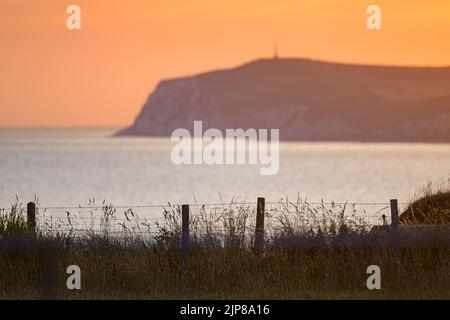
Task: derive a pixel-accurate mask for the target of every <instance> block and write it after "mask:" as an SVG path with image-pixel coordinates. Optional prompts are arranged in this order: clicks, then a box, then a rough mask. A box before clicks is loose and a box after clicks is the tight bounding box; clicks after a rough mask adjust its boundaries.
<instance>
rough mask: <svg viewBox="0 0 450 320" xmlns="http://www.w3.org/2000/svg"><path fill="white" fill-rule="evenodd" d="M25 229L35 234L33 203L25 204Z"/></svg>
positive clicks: (34, 206)
mask: <svg viewBox="0 0 450 320" xmlns="http://www.w3.org/2000/svg"><path fill="white" fill-rule="evenodd" d="M27 227H28V231H29V232H30V233H35V232H36V204H35V203H34V202H28V204H27Z"/></svg>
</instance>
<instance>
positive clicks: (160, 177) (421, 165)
mask: <svg viewBox="0 0 450 320" xmlns="http://www.w3.org/2000/svg"><path fill="white" fill-rule="evenodd" d="M117 130H119V128H73V129H72V128H69V129H68V128H52V129H42V128H40V129H30V128H26V129H18V128H14V129H12V128H8V129H5V128H4V129H0V208H8V207H10V206H11V204H13V203H15V202H16V201H19V202H22V203H27V202H29V201H34V199H35V198H38V199H39V205H40V206H43V207H46V206H47V207H76V206H86V205H90V204H92V203H108V204H109V203H110V204H113V205H115V206H123V207H126V206H130V207H132V206H152V205H166V204H169V203H170V204H183V203H196V204H199V203H200V204H201V203H227V202H231V201H243V202H246V201H248V202H255V201H256V199H257V197H264V198H265V199H266V201H272V202H276V201H286V199H289V201H297V200H298V199H301V200H302V201H310V202H321V201H324V202H347V201H348V202H350V203H389V201H390V199H398V201H399V202H400V203H406V202H408V201H410V200H411V199H413V198H414V196H415V195H416V193H417V192H418V191H419V190H420V189H421V188H422V187H423V186H425V185H427V184H428V183H430V182H431V183H434V184H439V183H448V181H449V178H450V144H409V143H305V142H298V143H295V142H286V143H285V142H281V143H280V162H279V172H278V174H276V175H273V176H263V175H261V174H260V166H259V165H176V164H174V163H173V161H172V160H171V152H172V148H173V147H174V143H173V142H172V141H171V140H170V138H151V137H114V133H115V132H117Z"/></svg>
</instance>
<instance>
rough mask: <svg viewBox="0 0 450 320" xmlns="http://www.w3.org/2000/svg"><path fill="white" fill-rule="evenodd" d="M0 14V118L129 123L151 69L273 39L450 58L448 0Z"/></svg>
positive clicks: (396, 60)
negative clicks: (75, 23) (71, 23)
mask: <svg viewBox="0 0 450 320" xmlns="http://www.w3.org/2000/svg"><path fill="white" fill-rule="evenodd" d="M372 3H375V4H378V5H379V6H380V7H381V9H382V27H383V29H382V30H381V31H369V30H367V28H366V19H367V15H366V8H367V6H368V5H370V4H372ZM69 4H77V5H79V6H80V7H81V10H82V29H81V30H80V31H69V30H67V29H66V24H65V21H66V18H67V14H66V8H67V6H68V5H69ZM0 24H1V26H0V43H1V50H0V72H1V77H0V126H124V125H128V124H131V123H132V121H133V120H134V117H135V116H136V115H137V113H138V112H139V110H140V109H141V107H142V105H143V103H144V102H145V101H146V99H147V96H148V94H149V93H150V92H151V91H152V90H153V89H154V87H155V85H156V84H157V83H158V81H159V80H161V79H163V78H171V77H177V76H182V75H189V74H193V73H197V72H201V71H209V70H213V69H217V68H224V67H232V66H236V65H239V64H241V63H243V62H247V61H250V60H253V59H255V58H260V57H270V56H271V54H272V46H273V43H274V41H276V42H278V45H279V51H280V56H281V57H308V58H314V59H320V60H331V61H340V62H356V63H370V64H390V65H429V66H438V65H450V1H449V0H428V1H423V0H409V1H405V0H374V1H372V0H370V1H369V0H367V1H365V0H345V1H342V0H322V1H321V0H308V1H302V0H295V1H294V0H284V1H283V0H227V1H219V0H217V1H212V0H123V1H119V0H116V1H114V0H71V1H65V0H1V2H0Z"/></svg>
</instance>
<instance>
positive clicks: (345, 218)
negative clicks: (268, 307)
mask: <svg viewBox="0 0 450 320" xmlns="http://www.w3.org/2000/svg"><path fill="white" fill-rule="evenodd" d="M193 211H194V210H193ZM348 211H349V208H348V207H347V206H346V205H345V204H344V205H334V204H332V205H331V206H329V207H326V206H325V205H324V204H322V205H321V204H318V205H311V204H307V203H306V202H303V203H298V202H297V203H290V204H288V205H281V206H279V209H278V211H273V210H268V212H267V213H266V215H267V217H266V218H267V221H269V222H268V228H267V230H266V237H265V250H264V252H263V253H260V252H254V251H253V249H252V243H253V233H254V225H253V224H252V222H253V221H254V208H253V207H252V206H248V205H239V204H236V205H232V206H231V205H230V206H224V207H223V208H222V210H221V211H220V212H217V210H215V211H214V213H211V211H208V210H206V209H205V208H203V207H199V208H196V209H195V212H193V215H192V220H191V243H190V245H191V247H190V253H189V263H188V268H187V270H185V269H184V268H183V267H182V264H181V252H180V251H179V244H180V236H181V235H180V230H181V226H180V219H179V216H180V208H179V207H178V206H170V205H169V206H168V207H167V208H165V209H164V212H163V220H162V221H158V222H155V223H154V225H153V226H149V225H146V224H142V225H141V226H138V227H139V228H131V227H130V226H131V225H133V223H134V222H133V219H134V218H135V214H133V212H132V211H126V212H125V213H126V216H127V219H126V222H128V225H125V224H123V225H122V228H121V229H120V232H111V222H112V221H113V218H114V215H115V210H114V208H113V207H112V206H107V205H104V206H103V209H102V210H101V213H100V215H101V218H100V224H99V225H98V226H97V227H96V229H95V230H93V229H92V230H85V231H84V232H78V231H76V230H75V228H74V229H70V226H71V225H72V226H73V225H74V221H70V223H69V224H68V225H66V227H65V231H64V232H61V231H59V230H57V229H55V228H53V227H52V226H51V225H49V224H45V223H41V225H40V227H39V228H38V231H37V233H36V234H35V235H33V234H30V233H29V231H28V230H27V226H26V223H25V219H24V212H23V209H21V206H20V205H16V206H13V207H12V209H11V210H8V211H5V212H2V213H1V214H0V237H1V240H0V298H3V299H15V298H30V299H36V298H41V297H43V293H45V292H48V290H49V289H48V288H49V282H51V284H52V286H51V287H52V288H53V290H54V292H52V294H53V296H54V297H57V298H61V299H77V298H81V299H94V298H95V299H106V298H112V299H116V298H125V299H132V298H136V299H211V298H215V299H315V298H318V299H350V298H361V299H399V298H400V299H432V298H446V299H448V298H450V236H449V232H448V231H447V229H445V228H443V229H442V230H441V229H434V230H433V231H432V232H431V233H427V234H424V233H419V234H418V233H415V232H406V233H403V232H402V233H401V234H400V236H399V237H398V239H397V240H396V241H395V242H394V241H393V238H392V235H391V233H390V232H389V230H388V228H387V229H383V228H382V229H380V230H379V231H377V232H374V231H373V230H371V226H370V225H369V224H368V223H366V221H364V219H360V217H359V216H356V215H346V214H345V213H346V212H348ZM352 211H353V212H354V211H355V209H354V208H350V212H352ZM41 214H42V213H41ZM70 216H71V214H70V213H69V212H68V213H67V217H68V219H69V218H70ZM305 216H306V217H305ZM135 226H136V225H135ZM142 228H143V229H145V228H148V229H147V231H149V232H148V233H146V232H144V231H145V230H143V229H142ZM69 265H78V266H79V267H80V269H81V279H82V280H81V281H82V289H81V290H79V291H78V290H73V291H71V290H68V289H67V288H66V279H67V277H68V275H67V274H66V272H65V271H66V268H67V266H69ZM370 265H378V266H380V268H381V282H382V289H381V290H368V289H367V286H366V281H367V278H368V276H369V275H368V274H367V273H366V270H367V267H368V266H370ZM45 287H46V288H47V289H45Z"/></svg>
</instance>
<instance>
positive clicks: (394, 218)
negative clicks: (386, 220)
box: [391, 199, 399, 246]
mask: <svg viewBox="0 0 450 320" xmlns="http://www.w3.org/2000/svg"><path fill="white" fill-rule="evenodd" d="M398 231H399V219H398V201H397V199H392V200H391V233H392V240H393V243H394V245H395V246H397V244H398Z"/></svg>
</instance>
